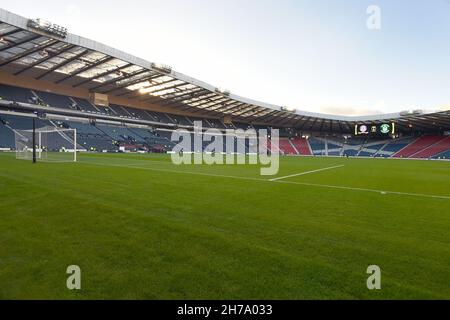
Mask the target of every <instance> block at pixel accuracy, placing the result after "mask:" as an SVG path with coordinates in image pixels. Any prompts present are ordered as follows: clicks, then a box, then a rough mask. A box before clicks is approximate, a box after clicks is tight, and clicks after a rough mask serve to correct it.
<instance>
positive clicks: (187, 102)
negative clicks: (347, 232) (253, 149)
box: [0, 9, 450, 132]
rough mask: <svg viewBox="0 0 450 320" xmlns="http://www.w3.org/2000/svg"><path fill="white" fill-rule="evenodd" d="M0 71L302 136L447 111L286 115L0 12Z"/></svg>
mask: <svg viewBox="0 0 450 320" xmlns="http://www.w3.org/2000/svg"><path fill="white" fill-rule="evenodd" d="M0 70H2V71H4V72H7V73H10V74H14V75H26V76H27V77H32V78H34V79H37V80H41V79H42V80H46V81H50V82H53V83H55V84H64V85H68V86H72V87H75V88H83V89H87V90H89V91H91V92H97V93H104V94H108V95H110V96H115V97H122V98H127V99H130V101H139V102H147V103H153V104H157V105H159V106H162V107H164V108H166V109H167V110H168V112H170V111H171V110H172V111H173V110H177V111H186V112H189V113H191V114H198V116H199V117H201V116H211V117H224V116H227V115H229V116H231V118H232V119H234V120H235V121H242V122H250V123H270V124H277V125H279V126H287V127H293V128H297V129H301V130H304V131H308V130H309V131H323V129H325V130H330V131H334V132H348V131H349V129H350V131H352V130H351V127H352V126H353V125H354V124H355V123H362V122H369V121H370V122H374V123H381V122H391V121H394V122H396V123H397V127H399V128H400V129H406V130H407V129H408V128H415V129H419V130H430V129H432V130H437V129H438V130H449V129H450V111H449V110H447V111H441V112H439V111H429V112H426V111H415V112H410V113H392V114H382V115H372V116H360V117H350V116H337V115H328V114H320V113H312V112H306V111H300V110H288V109H287V108H285V107H283V106H276V105H272V104H268V103H264V102H260V101H255V100H251V99H248V98H244V97H241V96H237V95H234V94H232V93H230V92H227V91H224V90H220V89H218V88H216V87H214V86H212V85H210V84H207V83H205V82H202V81H200V80H197V79H194V78H191V77H189V76H186V75H184V74H182V73H179V72H176V71H174V70H172V69H171V68H170V67H168V66H164V65H160V64H156V63H152V62H148V61H145V60H143V59H140V58H137V57H134V56H132V55H130V54H127V53H125V52H122V51H120V50H116V49H113V48H111V47H108V46H106V45H103V44H101V43H98V42H95V41H93V40H90V39H86V38H83V37H80V36H77V35H73V34H70V33H67V31H66V30H65V29H64V28H62V27H59V26H57V25H53V24H49V23H47V22H46V21H43V20H39V19H35V20H30V19H26V18H24V17H21V16H18V15H15V14H13V13H11V12H8V11H6V10H3V9H0Z"/></svg>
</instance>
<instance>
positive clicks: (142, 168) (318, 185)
mask: <svg viewBox="0 0 450 320" xmlns="http://www.w3.org/2000/svg"><path fill="white" fill-rule="evenodd" d="M78 163H82V164H87V165H94V166H108V167H118V168H132V169H138V170H139V169H140V170H149V171H158V172H171V173H178V174H183V173H184V174H189V175H198V176H207V177H217V178H229V179H237V180H247V181H261V182H273V183H282V184H294V185H301V186H308V187H318V188H329V189H340V190H349V191H359V192H372V193H378V194H382V195H388V194H393V195H400V196H410V197H421V198H434V199H445V200H450V196H441V195H433V194H423V193H409V192H400V191H386V190H377V189H367V188H356V187H346V186H336V185H327V184H318V183H308V182H297V181H272V180H269V179H262V178H253V177H242V176H231V175H224V174H214V173H205V172H194V171H182V170H172V169H160V168H149V167H140V166H136V165H119V164H111V163H98V162H97V163H95V162H85V161H79V162H78Z"/></svg>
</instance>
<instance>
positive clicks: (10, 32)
mask: <svg viewBox="0 0 450 320" xmlns="http://www.w3.org/2000/svg"><path fill="white" fill-rule="evenodd" d="M22 31H23V30H22V29H14V30H11V31H9V32H6V33H4V34H1V35H0V38H4V37H8V36H12V35H13V34H16V33H19V32H22ZM4 40H5V41H8V40H6V39H4Z"/></svg>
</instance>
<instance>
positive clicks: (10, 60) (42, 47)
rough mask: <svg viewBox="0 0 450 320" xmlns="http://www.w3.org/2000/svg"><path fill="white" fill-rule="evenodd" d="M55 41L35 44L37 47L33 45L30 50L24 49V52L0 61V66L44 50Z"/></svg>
mask: <svg viewBox="0 0 450 320" xmlns="http://www.w3.org/2000/svg"><path fill="white" fill-rule="evenodd" d="M57 42H58V41H57V40H51V41H50V42H47V43H46V44H42V45H40V46H37V47H35V48H33V49H30V50H26V51H24V52H22V53H20V54H17V55H15V56H14V57H12V58H10V59H8V60H6V61H4V62H2V63H0V67H3V66H6V65H7V64H10V63H12V62H14V61H17V60H20V59H22V58H24V57H26V56H29V55H30V54H33V53H36V52H38V51H41V50H44V49H46V48H48V47H50V46H52V45H54V44H55V43H57Z"/></svg>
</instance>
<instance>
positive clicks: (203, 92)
mask: <svg viewBox="0 0 450 320" xmlns="http://www.w3.org/2000/svg"><path fill="white" fill-rule="evenodd" d="M214 96H215V93H214V92H211V91H209V90H207V89H200V90H198V91H197V93H192V92H191V93H187V94H183V95H181V96H178V97H174V98H172V99H177V100H176V101H171V102H168V103H164V104H163V105H162V106H163V107H166V106H173V105H178V106H179V105H186V103H182V102H180V101H183V100H190V101H189V102H188V103H193V102H195V101H201V100H203V99H205V97H214Z"/></svg>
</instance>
